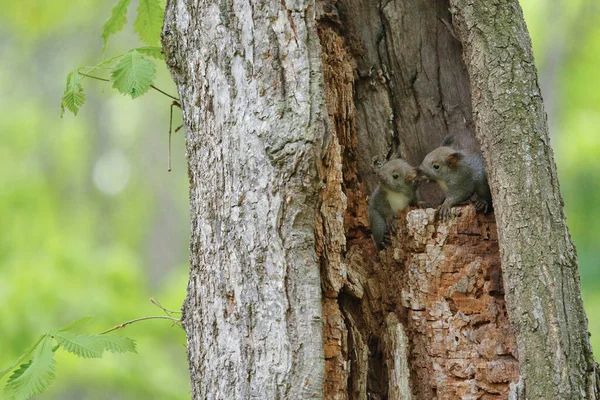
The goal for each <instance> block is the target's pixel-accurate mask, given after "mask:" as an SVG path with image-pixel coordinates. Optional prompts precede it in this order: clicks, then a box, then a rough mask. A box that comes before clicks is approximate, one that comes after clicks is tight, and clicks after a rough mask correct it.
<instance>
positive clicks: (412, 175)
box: [404, 170, 417, 183]
mask: <svg viewBox="0 0 600 400" xmlns="http://www.w3.org/2000/svg"><path fill="white" fill-rule="evenodd" d="M416 177H417V171H415V170H413V171H411V172H410V173H409V174H408V175H406V178H404V183H412V181H414V180H415V178H416Z"/></svg>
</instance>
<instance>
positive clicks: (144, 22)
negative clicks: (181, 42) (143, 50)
mask: <svg viewBox="0 0 600 400" xmlns="http://www.w3.org/2000/svg"><path fill="white" fill-rule="evenodd" d="M137 12H138V15H137V18H136V19H135V22H134V23H133V28H134V31H135V32H136V33H137V34H138V35H139V37H140V40H141V41H142V42H144V43H147V44H149V45H150V46H156V45H158V44H159V43H160V31H161V29H162V25H163V19H164V16H165V12H164V10H163V9H162V7H161V6H160V1H159V0H140V5H139V7H138V9H137Z"/></svg>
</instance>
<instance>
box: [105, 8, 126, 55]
mask: <svg viewBox="0 0 600 400" xmlns="http://www.w3.org/2000/svg"><path fill="white" fill-rule="evenodd" d="M127 6H129V0H120V1H119V2H118V3H117V5H116V6H114V8H113V9H112V15H111V16H110V18H109V19H108V20H107V21H106V22H105V23H104V26H103V27H102V39H104V46H103V47H102V52H104V50H106V44H107V43H108V38H109V37H110V35H114V34H115V33H117V32H119V31H120V30H121V29H123V25H125V23H126V22H127Z"/></svg>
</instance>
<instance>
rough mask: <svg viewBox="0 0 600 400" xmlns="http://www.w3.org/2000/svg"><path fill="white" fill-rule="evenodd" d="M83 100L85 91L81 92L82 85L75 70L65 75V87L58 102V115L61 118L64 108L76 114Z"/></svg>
mask: <svg viewBox="0 0 600 400" xmlns="http://www.w3.org/2000/svg"><path fill="white" fill-rule="evenodd" d="M84 102H85V93H84V92H83V86H81V76H80V75H79V73H78V72H77V71H74V72H71V73H70V74H69V75H67V87H66V88H65V92H64V93H63V97H62V99H61V102H60V110H61V111H60V117H61V118H62V116H63V115H64V113H65V108H67V109H69V111H71V112H72V113H73V114H74V115H77V111H79V108H80V107H81V106H82V105H83V103H84Z"/></svg>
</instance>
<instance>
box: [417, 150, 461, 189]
mask: <svg viewBox="0 0 600 400" xmlns="http://www.w3.org/2000/svg"><path fill="white" fill-rule="evenodd" d="M444 143H446V140H444ZM463 158H464V154H463V153H462V152H461V151H460V150H456V149H454V148H452V147H450V146H442V147H438V148H437V149H435V150H433V151H432V152H431V153H429V154H427V155H426V156H425V159H424V160H423V162H422V163H421V166H419V168H418V171H419V173H420V174H422V175H424V176H425V177H427V178H428V179H431V180H434V181H436V182H438V183H445V182H447V181H448V180H449V177H451V176H453V175H454V174H456V172H457V168H458V167H459V163H460V161H461V160H462V159H463ZM441 186H442V188H443V187H444V186H445V185H441Z"/></svg>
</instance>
